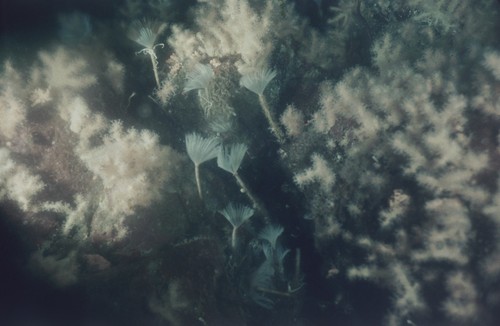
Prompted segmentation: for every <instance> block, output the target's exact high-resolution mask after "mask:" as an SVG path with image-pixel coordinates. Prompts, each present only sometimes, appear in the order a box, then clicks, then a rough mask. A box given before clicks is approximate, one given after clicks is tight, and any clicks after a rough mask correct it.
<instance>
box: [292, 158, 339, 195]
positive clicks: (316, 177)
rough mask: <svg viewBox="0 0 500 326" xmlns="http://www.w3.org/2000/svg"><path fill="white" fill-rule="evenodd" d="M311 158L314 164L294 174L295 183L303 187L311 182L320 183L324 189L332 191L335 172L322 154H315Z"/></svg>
mask: <svg viewBox="0 0 500 326" xmlns="http://www.w3.org/2000/svg"><path fill="white" fill-rule="evenodd" d="M311 159H312V166H311V167H310V168H308V169H306V170H304V171H302V172H300V173H298V174H296V175H295V176H294V180H295V183H296V184H297V185H298V186H299V187H302V188H303V187H305V186H307V185H309V184H311V183H318V184H319V185H320V188H321V189H322V190H323V191H325V192H329V191H331V189H332V186H333V185H334V184H335V173H333V171H332V170H331V169H330V167H329V166H328V162H327V161H326V160H325V159H324V158H323V157H322V156H321V155H320V154H313V155H312V157H311Z"/></svg>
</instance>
